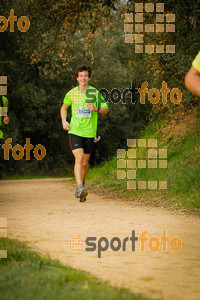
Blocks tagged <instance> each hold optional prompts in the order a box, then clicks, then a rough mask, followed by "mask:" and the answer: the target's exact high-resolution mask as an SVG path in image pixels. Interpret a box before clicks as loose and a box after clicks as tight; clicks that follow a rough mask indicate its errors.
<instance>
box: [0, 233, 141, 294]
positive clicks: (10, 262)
mask: <svg viewBox="0 0 200 300" xmlns="http://www.w3.org/2000/svg"><path fill="white" fill-rule="evenodd" d="M0 249H7V251H8V258H7V259H5V258H2V259H0V299H6V300H8V299H9V300H12V299H13V300H19V299H23V300H24V299H25V300H28V299H30V300H35V299H36V300H43V299H48V300H51V299H52V300H55V299H58V300H60V299H63V300H67V299H70V300H73V299H74V300H82V299H85V300H90V299H94V300H98V299H99V300H100V299H101V300H107V299H113V300H118V299H127V300H142V299H144V298H141V297H135V296H134V295H132V294H130V293H129V292H128V291H126V290H124V289H119V288H115V287H111V286H109V285H108V284H107V283H105V282H103V281H100V280H99V279H96V278H94V277H91V276H89V275H87V274H86V273H85V272H83V271H80V270H75V269H73V268H71V267H68V266H64V265H62V264H61V263H60V262H59V261H55V260H52V259H50V258H49V256H46V257H42V256H41V255H39V254H37V253H35V252H31V251H30V250H29V249H28V247H27V245H26V244H25V243H21V242H18V241H16V240H11V239H8V238H0Z"/></svg>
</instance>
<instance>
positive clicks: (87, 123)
mask: <svg viewBox="0 0 200 300" xmlns="http://www.w3.org/2000/svg"><path fill="white" fill-rule="evenodd" d="M63 103H64V104H65V105H67V106H71V110H72V117H71V122H70V130H69V133H72V134H75V135H78V136H82V137H88V138H94V137H95V136H96V132H97V121H98V112H96V111H90V110H89V109H88V108H87V104H88V103H92V104H93V105H94V106H96V107H99V108H100V107H107V108H108V105H107V103H106V102H105V100H104V98H103V96H102V95H101V94H100V93H99V91H98V90H97V89H95V88H94V87H92V86H90V85H88V89H87V91H86V92H85V93H82V92H80V91H79V86H77V87H75V88H73V89H71V90H70V91H69V92H68V93H67V94H66V96H65V98H64V101H63Z"/></svg>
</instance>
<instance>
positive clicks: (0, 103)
mask: <svg viewBox="0 0 200 300" xmlns="http://www.w3.org/2000/svg"><path fill="white" fill-rule="evenodd" d="M0 97H1V96H0ZM1 107H6V108H7V111H8V99H7V98H6V97H5V96H2V98H0V126H1V125H2V118H3V117H1ZM0 139H3V131H2V130H0Z"/></svg>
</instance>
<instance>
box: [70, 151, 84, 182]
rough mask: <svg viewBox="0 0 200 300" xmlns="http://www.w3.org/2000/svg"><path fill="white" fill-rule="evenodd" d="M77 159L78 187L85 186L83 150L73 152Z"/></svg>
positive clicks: (76, 174) (75, 171)
mask: <svg viewBox="0 0 200 300" xmlns="http://www.w3.org/2000/svg"><path fill="white" fill-rule="evenodd" d="M72 153H73V154H74V157H75V164H74V175H75V178H76V183H77V185H79V184H83V158H84V152H83V149H82V148H78V149H75V150H73V151H72Z"/></svg>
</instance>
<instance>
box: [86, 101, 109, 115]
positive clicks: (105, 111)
mask: <svg viewBox="0 0 200 300" xmlns="http://www.w3.org/2000/svg"><path fill="white" fill-rule="evenodd" d="M87 107H88V108H89V109H90V110H94V111H96V112H97V107H96V106H94V105H93V104H91V103H90V104H88V105H87ZM98 112H99V113H100V114H103V115H106V114H107V113H108V109H107V107H101V108H100V109H99V111H98Z"/></svg>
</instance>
